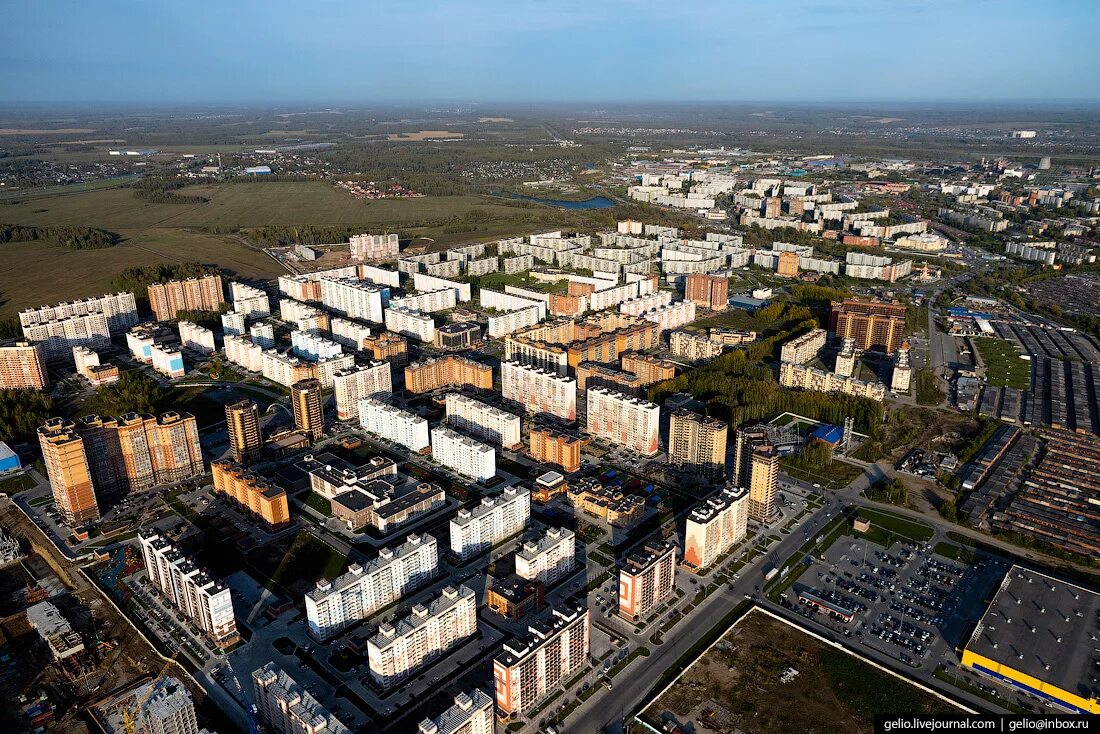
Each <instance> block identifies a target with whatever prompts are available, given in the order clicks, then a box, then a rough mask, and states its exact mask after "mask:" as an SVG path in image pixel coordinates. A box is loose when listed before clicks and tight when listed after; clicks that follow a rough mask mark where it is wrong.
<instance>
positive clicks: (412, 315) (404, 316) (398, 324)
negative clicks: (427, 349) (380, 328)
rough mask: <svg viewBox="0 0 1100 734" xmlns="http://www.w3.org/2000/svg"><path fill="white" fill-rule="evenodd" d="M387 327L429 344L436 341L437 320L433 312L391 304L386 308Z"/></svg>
mask: <svg viewBox="0 0 1100 734" xmlns="http://www.w3.org/2000/svg"><path fill="white" fill-rule="evenodd" d="M386 328H387V329H388V330H389V331H392V332H394V333H395V334H400V335H401V336H405V337H408V338H410V339H417V340H418V341H422V342H425V343H428V344H431V343H434V342H435V320H434V319H433V318H432V317H431V314H426V313H422V312H420V311H411V310H409V309H407V308H400V307H397V306H391V307H390V308H387V309H386Z"/></svg>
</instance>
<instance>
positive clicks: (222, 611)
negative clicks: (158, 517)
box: [138, 528, 240, 649]
mask: <svg viewBox="0 0 1100 734" xmlns="http://www.w3.org/2000/svg"><path fill="white" fill-rule="evenodd" d="M138 543H139V544H140V545H141V556H142V560H144V561H145V571H146V574H147V575H148V577H149V583H151V584H153V585H154V586H155V587H156V588H157V589H159V590H160V591H161V593H162V594H163V598H164V599H166V600H167V601H168V602H170V603H171V604H172V606H174V607H176V608H177V609H179V610H180V612H181V613H182V614H183V615H184V616H185V617H187V618H188V619H190V620H191V622H193V623H194V624H195V626H197V627H198V628H199V629H201V630H202V631H203V632H205V633H206V634H207V635H209V637H210V638H211V639H212V640H213V641H214V643H215V644H217V645H218V647H220V648H223V649H224V648H227V647H230V646H232V645H234V644H236V643H237V642H238V641H239V640H240V636H239V635H238V634H237V620H236V618H235V617H234V616H233V599H232V598H231V596H230V592H229V587H228V586H226V585H225V584H224V583H222V582H221V581H216V580H214V579H213V578H211V576H210V575H209V574H208V573H207V572H206V571H205V570H203V569H201V568H199V567H198V566H196V565H195V564H194V562H192V561H191V560H190V559H189V558H187V557H186V556H184V555H183V554H182V553H180V551H179V549H177V548H176V547H175V546H174V545H172V543H170V542H168V540H167V539H165V538H163V537H161V535H160V532H159V531H157V530H156V529H155V528H143V529H141V530H140V531H139V532H138Z"/></svg>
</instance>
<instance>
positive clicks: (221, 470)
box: [210, 459, 290, 529]
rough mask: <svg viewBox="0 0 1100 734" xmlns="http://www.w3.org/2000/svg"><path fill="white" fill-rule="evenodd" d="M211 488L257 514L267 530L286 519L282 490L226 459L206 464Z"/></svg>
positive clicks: (285, 523) (281, 524)
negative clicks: (208, 467) (210, 474)
mask: <svg viewBox="0 0 1100 734" xmlns="http://www.w3.org/2000/svg"><path fill="white" fill-rule="evenodd" d="M210 471H211V473H212V474H213V477H214V491H215V492H221V493H222V494H224V495H226V496H227V497H230V498H232V500H233V501H234V502H236V503H237V504H238V505H239V506H240V507H242V508H244V509H246V510H248V511H249V512H250V513H252V514H253V515H255V516H256V517H258V518H259V519H260V520H261V521H262V522H263V524H264V525H265V526H266V527H268V528H269V529H276V528H280V527H283V526H285V525H287V524H288V523H289V522H290V508H289V506H288V504H287V499H286V491H285V490H284V489H282V488H281V487H277V486H276V485H274V484H272V483H271V482H269V481H268V480H266V479H264V478H263V477H261V476H260V475H258V474H253V473H252V472H250V471H249V470H248V469H246V468H244V467H243V466H241V465H240V464H237V463H236V462H233V461H229V460H228V459H226V460H222V461H215V462H212V463H211V464H210Z"/></svg>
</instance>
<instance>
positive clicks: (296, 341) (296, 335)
mask: <svg viewBox="0 0 1100 734" xmlns="http://www.w3.org/2000/svg"><path fill="white" fill-rule="evenodd" d="M290 345H291V350H292V351H293V353H294V356H296V357H301V358H302V359H304V360H306V361H307V362H322V361H324V360H329V359H332V358H333V357H339V356H340V355H341V354H343V353H344V348H343V347H342V346H340V345H339V344H337V343H336V342H334V341H332V340H330V339H325V338H324V337H322V336H318V335H316V334H313V333H311V332H308V331H292V332H291V333H290Z"/></svg>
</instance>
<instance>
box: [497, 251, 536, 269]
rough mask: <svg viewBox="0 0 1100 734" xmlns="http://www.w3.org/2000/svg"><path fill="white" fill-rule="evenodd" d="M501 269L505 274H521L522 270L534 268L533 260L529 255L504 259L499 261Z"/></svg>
mask: <svg viewBox="0 0 1100 734" xmlns="http://www.w3.org/2000/svg"><path fill="white" fill-rule="evenodd" d="M501 267H502V268H503V269H504V272H506V273H522V272H523V271H524V270H530V269H531V268H533V267H535V258H533V257H531V256H530V255H517V256H516V257H506V258H503V259H502V260H501Z"/></svg>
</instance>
